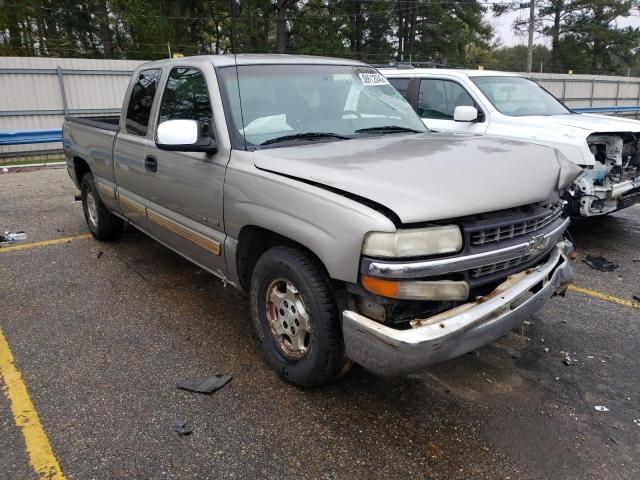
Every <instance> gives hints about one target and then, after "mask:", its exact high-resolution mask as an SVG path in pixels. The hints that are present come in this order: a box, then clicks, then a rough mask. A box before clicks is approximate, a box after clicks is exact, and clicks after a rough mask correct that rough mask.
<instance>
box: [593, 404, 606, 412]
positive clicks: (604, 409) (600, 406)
mask: <svg viewBox="0 0 640 480" xmlns="http://www.w3.org/2000/svg"><path fill="white" fill-rule="evenodd" d="M593 408H595V409H596V410H597V411H599V412H608V411H609V409H608V408H607V407H605V406H604V405H596V406H595V407H593Z"/></svg>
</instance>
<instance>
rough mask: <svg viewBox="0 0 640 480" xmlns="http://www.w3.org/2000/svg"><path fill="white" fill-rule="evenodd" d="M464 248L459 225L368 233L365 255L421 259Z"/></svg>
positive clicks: (364, 246) (363, 249) (365, 241)
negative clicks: (421, 257)
mask: <svg viewBox="0 0 640 480" xmlns="http://www.w3.org/2000/svg"><path fill="white" fill-rule="evenodd" d="M461 248H462V233H460V228H459V227H458V226H457V225H444V226H437V227H429V228H419V229H414V230H398V231H397V232H392V233H389V232H369V233H368V234H367V235H366V237H365V239H364V245H363V247H362V253H363V254H364V255H368V256H371V257H386V258H398V257H420V256H425V255H438V254H442V253H455V252H458V251H460V249H461Z"/></svg>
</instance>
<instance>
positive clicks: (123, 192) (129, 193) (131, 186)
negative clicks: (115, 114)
mask: <svg viewBox="0 0 640 480" xmlns="http://www.w3.org/2000/svg"><path fill="white" fill-rule="evenodd" d="M161 76H162V70H161V69H160V68H153V69H149V70H142V71H140V72H139V73H138V75H137V78H135V79H134V80H133V81H132V83H131V85H130V86H129V90H128V95H127V98H128V99H129V101H128V102H127V105H124V108H123V111H122V114H121V118H120V126H121V128H120V131H119V132H118V135H117V136H116V140H115V144H114V146H113V168H114V175H115V179H116V185H117V191H118V202H119V205H120V211H121V212H122V213H123V214H124V215H125V216H126V217H127V218H128V219H129V220H130V221H131V222H132V223H133V224H134V225H137V226H139V227H141V228H142V229H143V230H147V229H148V228H149V225H150V224H149V221H148V219H147V216H146V196H147V195H148V194H149V188H148V183H147V179H148V177H149V171H148V169H147V168H145V152H146V150H147V147H148V145H149V144H150V143H152V142H153V141H152V137H151V132H150V129H149V119H150V118H151V109H152V107H153V103H154V99H155V97H156V93H157V91H158V86H159V84H160V78H161Z"/></svg>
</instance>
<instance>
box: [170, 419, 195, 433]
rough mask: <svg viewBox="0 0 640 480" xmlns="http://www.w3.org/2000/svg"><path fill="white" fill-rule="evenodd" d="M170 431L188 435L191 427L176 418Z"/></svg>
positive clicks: (191, 430)
mask: <svg viewBox="0 0 640 480" xmlns="http://www.w3.org/2000/svg"><path fill="white" fill-rule="evenodd" d="M171 431H172V432H176V433H177V434H178V435H189V434H191V433H192V432H193V429H192V428H191V427H190V426H189V424H188V423H187V422H185V421H184V420H178V421H177V422H176V423H175V425H174V426H173V427H171Z"/></svg>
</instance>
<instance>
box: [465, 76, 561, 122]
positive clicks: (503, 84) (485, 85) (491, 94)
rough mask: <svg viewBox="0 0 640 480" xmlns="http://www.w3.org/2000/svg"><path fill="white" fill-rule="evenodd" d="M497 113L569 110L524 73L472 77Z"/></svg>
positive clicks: (538, 113)
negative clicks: (515, 75)
mask: <svg viewBox="0 0 640 480" xmlns="http://www.w3.org/2000/svg"><path fill="white" fill-rule="evenodd" d="M471 80H472V81H473V83H475V84H476V86H477V87H478V88H479V89H480V90H481V91H482V93H484V95H485V96H486V97H487V98H488V99H489V101H490V102H491V103H492V104H493V106H494V107H496V108H497V109H498V111H499V112H500V113H503V114H505V115H510V116H514V117H518V116H527V115H565V114H567V113H571V111H570V110H569V109H568V108H567V107H565V106H564V105H562V103H560V102H559V101H558V99H557V98H556V97H554V96H553V95H551V94H550V93H549V92H547V91H546V90H545V89H544V88H542V87H541V86H540V85H538V84H537V83H536V82H533V81H531V80H529V79H528V78H523V77H471Z"/></svg>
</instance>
